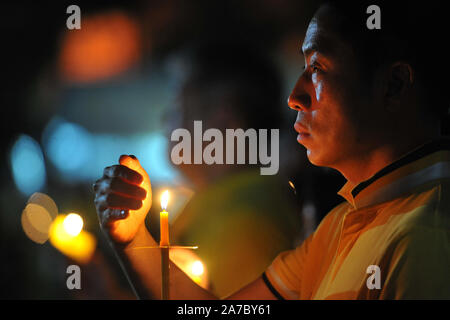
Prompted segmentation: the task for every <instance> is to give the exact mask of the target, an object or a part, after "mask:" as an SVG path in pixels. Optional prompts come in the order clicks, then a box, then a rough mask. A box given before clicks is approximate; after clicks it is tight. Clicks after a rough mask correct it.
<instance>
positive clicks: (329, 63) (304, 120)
mask: <svg viewBox="0 0 450 320" xmlns="http://www.w3.org/2000/svg"><path fill="white" fill-rule="evenodd" d="M362 14H364V13H362ZM338 23H339V13H338V12H335V9H333V8H330V7H327V6H325V7H321V8H320V9H319V10H318V12H317V13H316V15H315V16H314V18H313V19H312V20H311V22H310V24H309V26H308V30H307V32H306V35H305V39H304V41H303V45H302V52H303V55H304V58H305V70H304V72H303V74H302V75H301V76H300V78H299V79H298V81H297V83H296V85H295V87H294V89H293V91H292V93H291V95H290V97H289V101H288V104H289V106H290V107H291V108H292V109H295V110H297V111H298V115H297V120H296V124H295V130H296V131H297V132H298V133H299V135H298V138H297V140H298V142H299V143H300V144H302V145H303V146H305V148H306V149H307V155H308V158H309V160H310V161H311V163H313V164H315V165H319V166H328V167H332V168H339V165H340V164H341V163H342V162H344V161H348V160H349V157H359V156H361V155H363V154H364V153H367V151H368V150H370V148H373V146H374V143H376V139H377V138H376V131H377V129H376V128H377V125H380V122H382V117H384V116H383V115H382V112H380V111H381V109H382V108H380V106H381V104H382V99H380V97H379V96H380V95H379V94H378V95H377V94H375V92H379V90H374V86H373V85H372V84H371V85H370V86H369V82H368V80H367V78H365V77H363V72H362V71H361V68H360V62H359V60H358V59H357V57H356V56H355V52H354V50H353V49H352V46H351V45H350V44H349V43H348V42H346V41H344V40H343V38H342V36H340V35H339V34H338V33H337V32H336V29H337V27H336V26H337V24H338Z"/></svg>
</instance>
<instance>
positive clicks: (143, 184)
mask: <svg viewBox="0 0 450 320" xmlns="http://www.w3.org/2000/svg"><path fill="white" fill-rule="evenodd" d="M119 163H120V164H119V165H113V166H110V167H106V168H105V170H104V171H103V177H101V178H100V179H99V180H97V181H96V182H95V184H94V191H95V207H96V209H97V214H98V218H99V221H100V226H101V227H102V229H103V230H104V231H105V233H106V234H107V235H108V236H109V238H110V239H111V240H112V241H113V242H115V243H128V242H130V241H132V240H133V239H134V237H135V236H136V233H137V231H138V229H139V228H140V227H141V226H142V224H143V223H144V220H145V217H146V216H147V213H148V211H149V210H150V207H151V205H152V189H151V184H150V179H149V177H148V174H147V172H145V170H144V169H143V168H142V167H141V165H140V163H139V161H138V160H137V159H136V157H134V156H126V155H122V156H120V159H119Z"/></svg>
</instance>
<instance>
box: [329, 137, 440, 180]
mask: <svg viewBox="0 0 450 320" xmlns="http://www.w3.org/2000/svg"><path fill="white" fill-rule="evenodd" d="M438 138H439V135H437V136H436V135H430V136H423V137H421V138H418V139H411V140H409V141H403V142H401V143H400V142H399V143H396V144H386V145H382V146H380V147H378V148H376V149H374V150H373V151H371V152H369V153H367V154H365V155H362V156H361V155H359V156H358V157H357V158H356V159H351V160H349V161H347V162H345V163H343V164H342V165H341V166H339V168H336V169H337V170H338V171H339V172H341V174H342V175H344V177H345V178H346V179H347V180H348V181H349V182H350V183H352V184H354V185H357V184H359V183H361V182H363V181H366V180H368V179H369V178H370V177H372V176H373V175H374V174H376V173H377V172H378V171H380V170H381V169H383V168H384V167H386V166H388V165H390V164H391V163H393V162H395V161H396V160H398V159H400V158H401V157H403V156H404V155H406V154H407V153H409V152H411V151H413V150H414V149H416V148H418V147H420V146H421V145H423V144H425V143H427V142H430V141H432V140H435V139H438Z"/></svg>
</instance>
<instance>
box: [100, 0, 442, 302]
mask: <svg viewBox="0 0 450 320" xmlns="http://www.w3.org/2000/svg"><path fill="white" fill-rule="evenodd" d="M370 4H371V3H370ZM368 5H369V3H368V4H367V5H357V6H356V5H353V4H352V5H348V4H345V5H344V4H339V3H331V2H329V3H327V4H325V5H322V6H321V7H320V8H319V10H318V11H317V12H316V14H315V16H314V17H313V19H312V20H311V22H310V24H309V27H308V30H307V32H306V36H305V39H304V41H303V45H302V51H303V54H304V56H305V70H304V72H303V74H302V75H301V76H300V78H299V79H298V81H297V83H296V85H295V87H294V89H293V91H292V93H291V95H290V97H289V101H288V104H289V107H290V108H292V109H294V110H297V111H298V116H297V121H296V123H295V126H294V127H295V130H296V131H297V132H298V133H299V134H298V141H299V143H300V144H302V145H303V146H304V147H305V148H306V150H307V155H308V158H309V160H310V161H311V162H312V163H313V164H315V165H318V166H327V167H331V168H334V169H336V170H338V171H339V172H340V173H341V174H342V175H343V176H344V177H345V178H346V179H347V183H346V184H345V185H344V187H343V188H342V189H341V191H340V192H339V193H340V194H341V195H342V196H343V197H344V198H345V199H346V201H345V202H344V203H342V204H341V205H339V206H338V207H336V208H335V209H333V210H332V211H331V212H330V213H329V214H328V215H327V216H326V217H325V218H324V220H323V221H322V222H321V224H320V225H319V227H318V228H317V230H316V231H315V232H314V233H313V234H312V235H311V236H310V237H308V238H307V239H306V240H305V241H304V242H303V244H302V245H301V246H299V247H298V248H296V249H295V250H292V251H286V252H283V253H281V254H280V255H279V256H278V257H277V258H276V259H275V260H274V261H273V263H272V264H271V265H270V267H269V268H268V269H267V270H266V272H264V274H263V275H262V276H261V277H260V278H258V279H257V280H255V281H254V282H253V283H250V284H249V285H247V286H246V287H244V288H242V289H241V290H239V291H238V292H236V293H234V294H232V295H231V296H230V297H229V299H276V298H279V299H365V298H372V299H408V298H412V299H414V298H426V299H432V298H444V299H449V298H450V277H449V276H448V272H449V270H450V240H449V239H450V217H449V211H450V202H449V201H450V200H449V197H448V196H447V195H449V194H450V189H449V188H450V180H449V178H450V151H449V149H450V143H449V142H447V141H446V140H442V139H441V137H440V130H439V128H440V114H441V110H440V109H444V110H445V108H444V107H441V105H442V103H440V104H437V103H436V102H437V101H439V100H434V99H435V98H436V97H440V96H439V94H440V92H439V91H438V89H436V88H438V87H439V86H440V85H442V84H443V82H442V80H441V79H440V78H439V76H440V75H441V74H445V73H443V72H442V67H443V65H444V60H440V58H441V57H439V55H437V54H435V55H430V52H434V51H433V49H435V50H436V52H437V53H439V50H437V49H436V45H437V44H438V43H434V42H431V43H432V45H431V48H428V47H426V48H423V46H428V45H429V42H427V41H426V39H427V38H425V39H424V38H423V36H424V35H425V36H426V37H431V36H433V34H434V33H436V30H431V32H430V30H428V29H426V30H425V29H424V33H423V34H421V33H419V34H417V33H415V32H416V31H418V30H416V29H413V30H409V29H408V28H410V27H414V26H415V25H417V26H418V25H420V23H419V22H421V23H422V24H424V25H427V26H429V25H430V24H431V22H432V21H431V20H423V19H422V20H417V21H409V20H408V17H411V14H410V13H408V12H406V11H407V10H408V9H407V8H408V7H407V6H400V7H398V8H395V6H394V7H391V5H389V4H388V3H386V4H380V8H381V12H382V23H381V30H370V29H367V27H366V24H365V22H366V19H367V17H368V15H367V14H366V8H367V6H368ZM402 10H404V11H402ZM437 10H438V9H437ZM415 12H417V11H415ZM402 17H406V18H405V19H403V18H402ZM412 17H415V16H412ZM395 22H397V23H395ZM419 31H420V30H419ZM372 32H373V33H372ZM409 34H412V35H414V36H415V37H417V39H418V40H417V39H413V40H415V41H414V42H412V41H411V39H410V38H409ZM421 41H423V42H421ZM417 43H419V44H420V46H418V45H417ZM413 45H414V46H413ZM415 46H417V47H418V49H417V48H416V47H415ZM387 48H389V50H387ZM415 49H417V50H415ZM430 56H431V57H434V58H435V59H437V60H436V61H434V60H426V61H423V60H420V59H423V58H424V57H430ZM429 61H432V62H429ZM429 63H433V65H432V66H430V65H429ZM434 63H440V64H439V66H438V67H435V66H434ZM423 66H425V67H423ZM429 83H432V84H433V86H434V88H435V90H434V91H432V90H430V86H429V85H428V84H429ZM431 89H433V88H431ZM433 93H434V94H433ZM120 164H121V165H118V166H112V167H108V168H106V169H105V172H104V176H103V178H102V179H100V180H99V181H98V182H97V184H96V190H97V196H96V206H97V210H98V213H99V217H100V220H101V222H102V225H103V227H104V229H105V231H106V233H107V234H108V235H109V238H110V239H111V242H112V243H113V245H114V247H115V248H116V252H117V254H118V256H119V257H120V260H121V262H122V264H123V267H124V269H125V270H126V272H127V274H128V276H129V278H130V281H131V282H132V283H133V285H134V287H135V290H136V293H137V294H138V296H140V297H145V296H147V295H148V293H154V294H158V292H159V290H160V274H159V272H160V271H159V270H160V269H159V261H160V260H159V253H158V252H157V251H151V252H148V253H147V254H146V255H145V256H144V255H143V254H142V252H140V251H139V250H133V247H135V246H142V245H150V246H151V245H156V242H155V240H154V239H152V237H151V236H150V235H149V233H148V232H147V231H146V229H145V227H144V226H143V223H142V222H143V219H144V217H145V213H146V212H147V211H148V208H149V206H150V205H151V191H150V187H149V185H150V183H149V179H148V175H147V174H146V173H145V171H144V170H143V169H142V168H141V167H140V166H139V162H138V161H137V159H133V158H132V157H129V156H122V157H121V158H120ZM130 168H131V169H133V170H131V169H130ZM135 171H137V172H138V173H136V172H135ZM142 181H143V182H142ZM141 182H142V183H143V186H144V189H145V190H143V189H142V188H140V187H138V185H139V184H140V183H141ZM145 191H147V196H146V197H145ZM121 195H122V196H121ZM123 195H127V196H126V197H125V196H123ZM142 200H143V201H142ZM124 209H132V210H136V209H138V210H137V211H136V212H130V213H129V215H127V214H124V215H123V216H121V213H120V212H121V210H124ZM171 277H172V278H171V298H172V299H213V298H215V297H214V296H213V295H212V294H210V293H209V292H207V291H205V290H203V289H201V288H200V287H198V286H196V285H195V284H194V283H193V282H192V281H191V280H190V279H189V278H188V277H187V276H186V275H184V274H183V273H182V272H181V271H180V270H179V269H177V268H176V267H175V266H172V274H171Z"/></svg>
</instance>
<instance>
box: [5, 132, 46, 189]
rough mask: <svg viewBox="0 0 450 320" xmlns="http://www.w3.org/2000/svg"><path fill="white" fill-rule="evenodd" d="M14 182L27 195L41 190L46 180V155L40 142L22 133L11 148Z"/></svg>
mask: <svg viewBox="0 0 450 320" xmlns="http://www.w3.org/2000/svg"><path fill="white" fill-rule="evenodd" d="M11 169H12V175H13V179H14V183H15V184H16V186H17V188H18V189H19V191H20V192H21V193H23V194H24V195H26V196H29V195H31V194H32V193H34V192H36V191H40V190H41V189H42V188H43V187H44V185H45V182H46V172H45V164H44V157H43V155H42V151H41V147H40V146H39V144H38V143H37V142H36V141H35V140H34V139H33V138H31V137H30V136H28V135H24V134H23V135H20V136H19V138H18V139H17V141H16V142H15V143H14V145H13V147H12V149H11Z"/></svg>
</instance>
